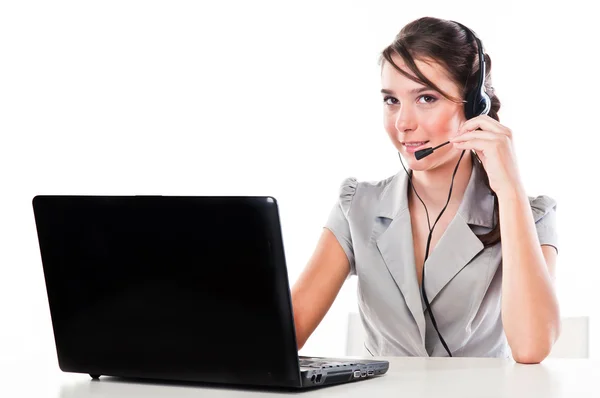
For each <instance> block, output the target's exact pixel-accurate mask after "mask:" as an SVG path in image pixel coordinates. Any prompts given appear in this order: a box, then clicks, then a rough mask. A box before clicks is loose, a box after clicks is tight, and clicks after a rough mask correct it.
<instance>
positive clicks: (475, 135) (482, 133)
mask: <svg viewBox="0 0 600 398" xmlns="http://www.w3.org/2000/svg"><path fill="white" fill-rule="evenodd" d="M499 138H504V135H503V134H498V133H493V132H491V131H486V130H475V131H471V132H467V133H463V134H460V135H457V136H456V137H452V138H450V139H449V141H450V142H462V141H468V140H472V139H482V140H488V141H491V140H498V139H499Z"/></svg>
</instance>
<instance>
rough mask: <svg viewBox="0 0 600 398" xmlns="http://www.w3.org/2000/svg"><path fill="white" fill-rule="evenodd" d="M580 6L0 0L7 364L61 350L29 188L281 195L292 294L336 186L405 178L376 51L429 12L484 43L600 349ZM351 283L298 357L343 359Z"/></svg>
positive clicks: (591, 89)
mask: <svg viewBox="0 0 600 398" xmlns="http://www.w3.org/2000/svg"><path fill="white" fill-rule="evenodd" d="M585 3H587V2H586V1H561V2H558V1H554V2H549V1H545V2H543V3H542V2H539V3H537V4H536V2H524V1H515V2H512V3H511V2H509V1H506V0H504V1H502V2H495V3H490V2H481V1H452V2H449V1H445V0H444V1H427V2H420V1H400V0H396V1H372V0H369V1H306V0H303V1H269V2H267V1H260V0H252V1H211V2H209V1H202V2H201V1H148V0H144V1H127V0H118V1H107V0H104V1H94V2H88V1H79V0H78V1H52V2H46V1H37V2H33V1H23V0H20V1H11V2H9V1H4V2H1V3H0V4H1V5H0V134H1V140H0V150H1V153H0V178H1V180H0V181H1V185H0V186H1V188H0V189H1V190H2V195H1V201H2V202H1V206H0V355H6V353H8V354H11V353H12V354H15V355H17V354H21V353H35V352H42V353H45V354H47V355H49V356H51V355H55V354H54V340H53V336H52V329H51V323H50V316H49V310H48V305H47V298H46V291H45V286H44V278H43V273H42V266H41V262H40V256H39V249H38V246H37V236H36V231H35V224H34V220H33V213H32V208H31V199H32V198H33V196H34V195H36V194H124V195H129V194H162V195H210V194H219V195H229V194H231V195H273V196H275V197H276V198H277V199H278V201H279V203H280V206H281V207H280V211H281V217H282V219H283V232H284V239H285V246H286V254H287V258H288V267H289V276H290V283H293V282H294V281H295V280H296V278H297V277H298V275H299V273H300V272H301V270H302V268H303V267H304V265H305V264H306V262H307V260H308V258H309V257H310V255H311V254H312V251H313V249H314V246H315V243H316V241H317V239H318V237H319V234H320V233H321V228H322V226H323V224H324V223H325V220H326V217H327V215H328V213H329V210H330V209H331V206H332V205H333V204H334V203H335V200H336V198H337V192H338V187H339V184H340V182H341V181H342V179H343V178H345V177H347V176H355V177H357V178H358V179H363V180H379V179H383V178H386V177H388V176H390V175H392V174H394V173H396V172H397V171H399V170H401V166H400V164H399V162H398V157H397V154H396V152H395V150H394V148H393V146H392V144H391V143H390V142H389V141H388V139H387V136H386V135H385V132H384V130H383V124H382V101H381V95H380V94H379V90H380V88H381V86H380V80H379V79H380V75H379V66H378V65H377V58H378V55H379V52H380V51H381V50H382V49H383V48H384V47H385V46H386V45H388V44H389V43H390V42H391V41H392V40H393V38H394V36H395V35H396V33H398V31H399V30H400V28H401V27H402V26H403V25H404V24H406V23H408V22H410V21H411V20H413V19H415V18H418V17H421V16H425V15H429V16H436V17H441V18H447V19H454V20H458V21H460V22H462V23H464V24H466V25H467V26H469V27H470V28H472V29H473V30H474V31H475V32H477V34H478V35H479V36H480V38H481V39H482V40H483V43H484V46H485V48H486V51H487V52H488V53H489V54H490V56H491V58H492V64H493V67H492V74H493V81H494V87H495V89H496V92H497V94H498V96H499V97H500V99H501V101H502V108H501V111H500V118H501V122H502V123H503V124H505V125H507V126H509V127H510V128H511V129H512V130H513V132H514V137H515V138H514V141H515V147H516V151H517V156H518V159H519V167H520V170H521V173H522V177H523V180H524V182H525V184H526V187H527V190H528V194H529V195H531V196H535V195H538V194H547V195H550V196H553V197H555V198H556V199H557V200H558V213H557V214H558V224H559V239H560V254H559V260H558V281H557V289H558V294H559V299H560V303H561V308H562V312H563V315H588V316H590V317H591V319H592V340H591V344H592V345H591V349H592V351H591V354H592V356H593V357H600V327H599V326H597V325H596V323H595V320H596V319H598V318H600V310H598V307H597V306H596V304H595V303H597V302H598V299H599V296H598V282H599V280H598V276H599V275H600V273H599V272H598V268H599V266H600V264H599V261H598V259H597V255H596V247H597V241H598V232H597V231H598V228H597V225H599V223H600V215H599V214H598V213H597V211H596V209H597V208H598V201H597V199H596V196H595V194H596V191H597V188H596V183H597V181H598V178H597V175H596V173H597V171H598V169H599V167H598V165H597V159H598V155H597V153H596V152H595V150H594V149H595V147H596V146H597V145H598V144H599V143H600V142H599V134H598V133H599V132H600V131H599V130H600V129H599V128H598V124H597V122H596V121H597V110H596V109H597V98H598V94H599V93H600V90H599V89H600V86H599V84H598V77H597V63H596V62H597V55H596V50H595V49H596V48H598V44H597V39H598V38H599V34H598V32H597V30H596V29H597V20H596V18H595V15H596V12H595V11H594V10H593V7H594V6H592V5H587V4H585ZM500 4H501V5H500ZM590 4H593V3H591V2H590ZM355 287H356V280H355V279H351V280H350V281H348V282H347V283H346V285H345V286H344V288H343V289H342V291H341V293H340V295H339V296H338V299H337V300H336V302H335V303H334V305H333V307H332V308H331V310H330V312H329V313H328V314H327V316H326V318H325V319H324V320H323V322H322V323H321V325H320V326H319V328H318V329H317V330H316V331H315V333H314V334H313V336H312V337H311V338H310V340H309V341H308V343H307V345H306V346H305V349H304V350H303V352H302V353H303V354H311V355H343V353H344V347H345V331H346V318H347V313H348V312H349V311H353V310H355V309H356V300H355ZM198 315H199V316H201V309H199V314H198Z"/></svg>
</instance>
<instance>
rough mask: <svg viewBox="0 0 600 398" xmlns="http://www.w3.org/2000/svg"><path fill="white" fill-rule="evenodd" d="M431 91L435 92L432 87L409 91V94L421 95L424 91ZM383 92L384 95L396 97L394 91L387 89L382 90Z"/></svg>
mask: <svg viewBox="0 0 600 398" xmlns="http://www.w3.org/2000/svg"><path fill="white" fill-rule="evenodd" d="M429 90H433V89H432V88H431V87H420V88H413V89H412V90H410V91H409V93H411V94H419V93H422V92H423V91H429ZM381 92H382V93H383V94H390V95H395V93H394V92H393V91H392V90H388V89H385V88H382V89H381Z"/></svg>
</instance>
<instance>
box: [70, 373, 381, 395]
mask: <svg viewBox="0 0 600 398" xmlns="http://www.w3.org/2000/svg"><path fill="white" fill-rule="evenodd" d="M377 378H379V376H376V377H373V378H370V379H364V380H360V381H357V382H356V383H359V384H362V383H368V382H369V381H371V380H374V379H377ZM347 384H348V383H342V384H338V385H337V386H340V385H342V386H344V385H346V386H347ZM350 384H354V383H350ZM335 387H336V385H324V386H316V387H311V388H300V389H296V388H292V387H289V388H284V387H271V386H268V387H267V386H255V385H240V384H220V383H203V382H190V381H172V380H154V379H140V378H121V377H113V376H103V377H101V378H100V379H99V380H92V379H90V380H87V381H77V382H76V383H72V384H67V385H63V386H61V389H60V397H61V398H75V397H77V398H85V397H111V398H121V397H123V398H125V397H127V398H131V397H146V398H153V397H173V398H178V397H197V396H198V392H199V390H204V391H206V390H210V393H211V397H213V396H214V397H219V396H224V397H230V396H231V393H232V391H238V392H243V393H244V394H246V395H247V396H251V395H257V396H258V395H260V396H264V395H266V394H273V395H277V394H281V393H285V394H305V393H308V392H310V391H319V390H328V389H332V388H335Z"/></svg>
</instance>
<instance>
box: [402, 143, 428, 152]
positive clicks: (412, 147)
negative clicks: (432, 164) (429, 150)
mask: <svg viewBox="0 0 600 398" xmlns="http://www.w3.org/2000/svg"><path fill="white" fill-rule="evenodd" d="M428 142H429V141H407V142H403V143H402V146H404V148H405V149H406V152H408V153H415V152H417V151H420V150H421V149H423V148H424V147H425V145H427V143H428Z"/></svg>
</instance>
